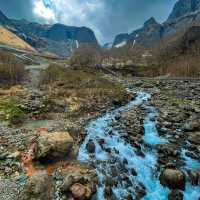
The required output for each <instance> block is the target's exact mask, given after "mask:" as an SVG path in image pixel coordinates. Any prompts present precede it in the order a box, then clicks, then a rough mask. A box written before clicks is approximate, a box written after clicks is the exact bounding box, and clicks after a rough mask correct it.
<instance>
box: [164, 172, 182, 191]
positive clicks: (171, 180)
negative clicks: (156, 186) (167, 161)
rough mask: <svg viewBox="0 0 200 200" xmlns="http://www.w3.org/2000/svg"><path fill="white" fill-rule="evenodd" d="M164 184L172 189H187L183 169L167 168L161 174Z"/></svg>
mask: <svg viewBox="0 0 200 200" xmlns="http://www.w3.org/2000/svg"><path fill="white" fill-rule="evenodd" d="M160 182H161V184H162V185H164V186H167V187H168V188H170V189H181V190H184V189H185V175H184V174H183V172H182V171H180V170H176V169H166V170H164V171H163V172H162V174H161V175H160Z"/></svg>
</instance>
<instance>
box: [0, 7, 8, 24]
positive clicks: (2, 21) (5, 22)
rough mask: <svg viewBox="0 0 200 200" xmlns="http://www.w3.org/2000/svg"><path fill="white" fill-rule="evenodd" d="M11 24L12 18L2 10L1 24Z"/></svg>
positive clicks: (0, 13)
mask: <svg viewBox="0 0 200 200" xmlns="http://www.w3.org/2000/svg"><path fill="white" fill-rule="evenodd" d="M10 24H11V22H10V20H9V19H8V18H7V17H6V16H5V15H4V13H3V12H2V11H1V10H0V25H10Z"/></svg>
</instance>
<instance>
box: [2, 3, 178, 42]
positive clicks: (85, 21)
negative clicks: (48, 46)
mask: <svg viewBox="0 0 200 200" xmlns="http://www.w3.org/2000/svg"><path fill="white" fill-rule="evenodd" d="M175 2H176V0H0V9H1V11H2V12H4V14H6V15H7V16H8V17H10V18H15V19H22V18H23V19H27V20H30V21H35V22H39V23H48V24H52V23H63V24H66V25H73V26H87V27H89V28H91V29H92V30H93V31H94V32H95V35H96V37H97V39H98V41H99V42H100V43H101V44H103V43H106V42H112V41H113V39H114V37H115V36H116V35H117V34H119V33H130V32H132V31H133V30H135V29H137V28H139V27H141V26H142V25H143V23H144V22H145V21H146V20H147V19H148V18H150V17H152V16H153V17H155V19H156V20H157V21H158V22H163V21H164V20H166V19H167V17H168V15H169V13H170V12H171V10H172V8H173V5H174V4H175Z"/></svg>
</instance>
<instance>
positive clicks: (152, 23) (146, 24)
mask: <svg viewBox="0 0 200 200" xmlns="http://www.w3.org/2000/svg"><path fill="white" fill-rule="evenodd" d="M155 24H156V25H157V24H158V22H157V21H156V20H155V18H154V17H151V18H149V19H148V20H147V21H146V22H145V23H144V27H146V26H151V25H155Z"/></svg>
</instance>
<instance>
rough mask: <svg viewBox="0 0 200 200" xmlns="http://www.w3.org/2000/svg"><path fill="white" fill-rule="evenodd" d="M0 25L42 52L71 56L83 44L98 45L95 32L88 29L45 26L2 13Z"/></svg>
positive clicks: (58, 25)
mask: <svg viewBox="0 0 200 200" xmlns="http://www.w3.org/2000/svg"><path fill="white" fill-rule="evenodd" d="M0 25H2V26H4V27H5V28H7V29H9V30H10V31H11V32H13V33H14V34H16V35H17V36H19V37H20V38H21V39H23V40H24V41H25V42H27V43H28V44H29V45H31V46H32V47H34V48H35V49H37V50H38V51H41V52H48V53H53V54H57V55H59V56H69V55H71V54H72V53H73V51H74V49H76V48H78V47H79V45H80V44H82V43H87V44H88V43H91V44H98V41H97V39H96V36H95V34H94V32H93V31H92V30H91V29H89V28H87V27H75V26H66V25H63V24H53V25H43V24H39V23H34V22H29V21H27V20H13V19H9V18H7V17H6V16H5V15H4V14H3V13H2V12H1V11H0Z"/></svg>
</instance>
